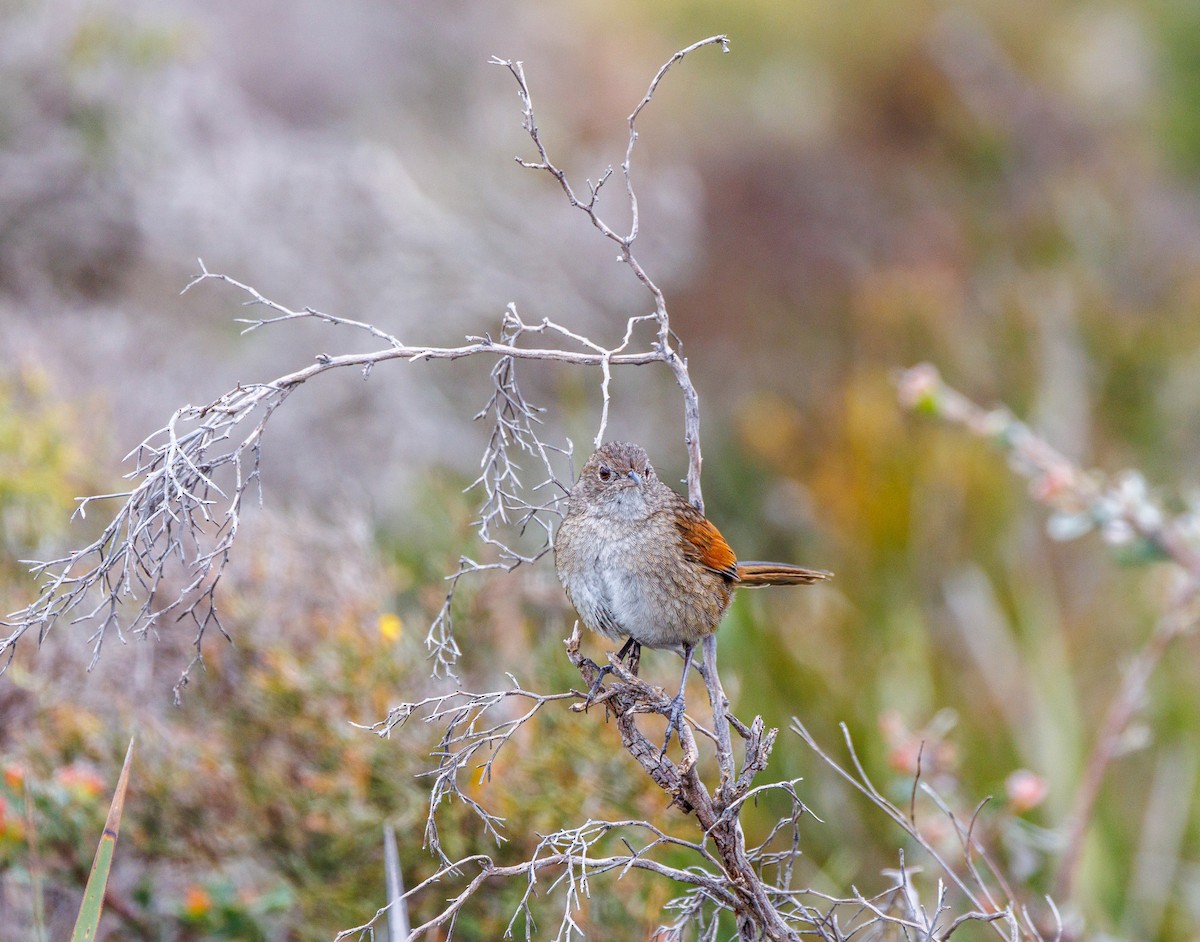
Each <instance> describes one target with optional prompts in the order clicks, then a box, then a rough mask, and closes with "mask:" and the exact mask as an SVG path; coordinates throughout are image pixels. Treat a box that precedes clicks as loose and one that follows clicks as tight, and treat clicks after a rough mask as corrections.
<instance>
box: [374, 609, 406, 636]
mask: <svg viewBox="0 0 1200 942" xmlns="http://www.w3.org/2000/svg"><path fill="white" fill-rule="evenodd" d="M403 633H404V622H403V621H402V620H401V618H400V616H399V615H397V614H396V613H395V612H384V613H383V614H382V615H380V616H379V634H380V635H381V636H382V637H383V640H384V641H391V642H395V641H398V640H399V639H400V635H402V634H403Z"/></svg>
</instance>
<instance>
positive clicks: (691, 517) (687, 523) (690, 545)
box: [675, 501, 738, 581]
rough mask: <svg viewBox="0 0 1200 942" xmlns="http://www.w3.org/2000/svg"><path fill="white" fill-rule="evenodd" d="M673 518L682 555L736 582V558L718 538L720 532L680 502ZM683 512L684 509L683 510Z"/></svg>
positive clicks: (723, 539) (689, 505) (723, 538)
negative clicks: (681, 541)
mask: <svg viewBox="0 0 1200 942" xmlns="http://www.w3.org/2000/svg"><path fill="white" fill-rule="evenodd" d="M680 503H681V507H680V510H679V512H678V513H677V514H676V515H675V526H676V527H678V528H679V535H680V537H682V540H683V555H684V556H686V557H687V558H688V559H692V560H695V561H696V562H698V563H699V564H700V565H701V566H704V567H705V568H706V569H711V570H712V571H713V572H717V573H720V574H721V575H723V576H725V577H726V578H728V579H733V580H735V581H736V580H737V578H738V572H737V556H735V555H734V553H733V550H731V549H730V548H729V544H728V543H726V542H725V537H723V536H721V531H720V530H718V529H717V528H716V527H714V526H713V525H712V524H711V523H709V521H708V520H707V519H706V518H705V517H704V516H703V515H702V514H701V513H700V512H699V511H698V510H696V508H695V507H693V506H692V505H691V504H689V503H687V502H686V501H681V502H680ZM683 508H687V509H686V510H684V509H683Z"/></svg>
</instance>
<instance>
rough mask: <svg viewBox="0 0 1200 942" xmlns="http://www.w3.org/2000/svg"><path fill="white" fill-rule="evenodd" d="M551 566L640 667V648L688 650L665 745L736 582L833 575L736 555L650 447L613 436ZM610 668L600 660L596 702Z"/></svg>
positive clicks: (591, 624) (571, 512) (577, 493)
mask: <svg viewBox="0 0 1200 942" xmlns="http://www.w3.org/2000/svg"><path fill="white" fill-rule="evenodd" d="M554 568H555V571H556V572H557V574H558V578H559V581H560V582H561V583H562V585H563V588H564V590H565V591H566V594H567V598H568V599H569V600H570V602H571V604H572V605H573V606H574V607H575V610H576V611H577V612H578V613H579V617H580V618H581V619H582V621H583V623H584V625H586V626H587V627H588V628H590V629H591V630H592V631H594V632H597V633H598V634H601V635H603V636H605V637H607V638H609V639H610V640H613V641H619V640H621V639H622V638H624V639H625V643H624V645H623V646H622V647H621V649H620V650H619V651H618V653H617V659H618V661H624V660H625V658H626V657H628V658H629V669H630V671H631V672H632V673H633V674H636V673H637V671H638V667H639V664H640V660H641V649H642V648H643V647H647V648H654V649H665V650H673V651H676V652H677V653H679V654H680V655H681V656H682V657H683V678H682V680H681V682H680V685H679V693H678V694H677V695H676V696H675V697H674V698H673V699H672V700H671V705H670V710H669V713H668V719H667V737H666V740H665V741H664V743H663V754H665V753H666V750H667V746H668V745H669V744H670V741H671V735H672V733H673V732H676V731H678V730H679V728H680V725H679V724H680V722H681V721H682V717H683V711H684V688H685V686H686V684H687V675H688V671H689V670H690V668H691V663H692V656H693V653H694V651H695V648H696V645H697V644H699V643H700V642H701V641H702V640H703V639H704V638H705V637H706V636H708V635H711V634H713V633H714V632H715V631H716V630H717V628H718V626H719V625H720V623H721V618H722V617H723V616H724V614H725V611H726V609H728V607H729V602H730V600H731V599H732V597H733V593H734V590H735V589H738V588H741V587H743V586H746V587H757V586H766V585H810V584H812V583H814V582H820V581H822V580H825V579H828V578H830V577H831V576H832V575H833V574H832V573H830V572H827V571H825V570H823V569H808V568H805V567H802V566H793V565H790V564H787V563H771V562H739V561H738V559H737V556H736V555H735V554H734V552H733V550H732V549H730V547H729V544H728V543H727V542H726V541H725V538H724V537H723V536H721V533H720V531H719V530H718V529H717V528H716V527H715V526H714V525H713V524H712V523H711V522H710V521H709V520H708V519H707V518H706V517H705V516H704V514H702V513H701V512H700V511H699V510H697V509H696V508H695V507H694V506H693V505H692V504H691V503H689V502H688V501H687V500H686V499H685V498H684V497H682V496H681V495H680V494H678V493H677V492H676V491H675V490H673V489H672V488H671V487H670V486H669V485H667V484H665V483H664V482H663V481H662V480H660V479H659V477H658V476H657V475H656V474H655V471H654V467H653V465H651V463H650V459H649V456H648V455H647V453H646V450H645V449H644V448H643V447H642V446H640V445H636V444H634V443H632V442H608V443H606V444H604V445H601V446H600V447H599V448H598V449H597V450H596V451H595V452H594V453H593V454H592V456H591V457H590V458H588V460H587V461H586V462H585V464H584V466H583V469H582V470H581V471H580V474H579V478H578V480H576V482H575V484H574V485H573V486H572V487H571V489H570V490H569V491H568V493H567V510H566V513H565V514H564V515H563V519H562V522H561V523H560V524H559V526H558V529H557V531H556V532H555V535H554ZM611 670H612V667H611V665H610V666H606V667H605V668H602V669H601V672H600V676H598V677H597V678H596V681H595V683H594V684H593V685H592V689H591V691H590V692H589V694H588V702H589V703H590V702H591V700H592V699H594V697H595V694H596V692H597V691H598V690H599V688H600V684H601V682H602V681H603V679H604V675H605V674H606V673H608V672H610V671H611Z"/></svg>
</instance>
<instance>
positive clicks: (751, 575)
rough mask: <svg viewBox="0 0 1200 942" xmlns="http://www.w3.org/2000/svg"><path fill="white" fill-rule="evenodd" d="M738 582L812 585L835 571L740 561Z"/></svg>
mask: <svg viewBox="0 0 1200 942" xmlns="http://www.w3.org/2000/svg"><path fill="white" fill-rule="evenodd" d="M737 574H738V584H739V585H744V586H751V587H753V586H760V585H811V584H812V583H814V582H820V581H821V580H822V579H829V578H831V577H832V576H833V573H831V572H826V571H825V570H824V569H805V568H804V567H803V566H789V565H788V564H787V563H738V564H737Z"/></svg>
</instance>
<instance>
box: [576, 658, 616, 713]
mask: <svg viewBox="0 0 1200 942" xmlns="http://www.w3.org/2000/svg"><path fill="white" fill-rule="evenodd" d="M613 672H614V671H613V666H612V665H611V664H605V665H604V666H603V667H601V668H600V669H599V670H598V671H597V672H596V679H595V680H593V681H592V686H591V689H590V690H588V694H587V699H586V700H584V701H583V712H584V713H586V712H587V709H588V707H590V706H591V705H592V704H593V703H594V702H595V700H596V695H597V694H598V693H600V690H601V688H603V686H604V678H605V677H606V676H607V675H609V674H611V673H613Z"/></svg>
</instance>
